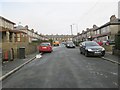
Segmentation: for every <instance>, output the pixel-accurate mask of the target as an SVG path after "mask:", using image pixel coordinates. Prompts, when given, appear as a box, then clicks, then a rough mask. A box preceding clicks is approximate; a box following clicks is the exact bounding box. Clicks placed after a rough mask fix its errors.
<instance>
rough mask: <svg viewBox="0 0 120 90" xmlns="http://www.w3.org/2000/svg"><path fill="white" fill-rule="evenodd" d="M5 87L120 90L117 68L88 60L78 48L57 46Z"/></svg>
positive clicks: (15, 74)
mask: <svg viewBox="0 0 120 90" xmlns="http://www.w3.org/2000/svg"><path fill="white" fill-rule="evenodd" d="M2 85H3V88H117V87H118V65H117V64H114V63H111V62H108V61H105V60H103V59H101V58H100V57H85V56H84V55H81V54H80V52H79V48H78V47H76V48H75V49H74V48H66V47H65V46H64V45H61V46H59V47H54V49H53V52H52V53H45V54H43V55H42V58H40V59H37V58H36V59H35V60H33V61H32V62H30V63H29V64H27V65H25V66H24V67H23V68H21V69H20V70H18V71H17V72H15V73H14V74H12V75H11V76H9V77H8V78H6V79H5V80H4V81H3V82H2Z"/></svg>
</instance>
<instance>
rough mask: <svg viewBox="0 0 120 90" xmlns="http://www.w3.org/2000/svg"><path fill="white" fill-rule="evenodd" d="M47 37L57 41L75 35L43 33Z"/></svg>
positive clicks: (70, 38)
mask: <svg viewBox="0 0 120 90" xmlns="http://www.w3.org/2000/svg"><path fill="white" fill-rule="evenodd" d="M45 36H46V37H48V38H49V39H52V40H53V41H56V40H57V41H59V42H66V41H70V40H72V38H73V36H75V35H58V34H56V35H45Z"/></svg>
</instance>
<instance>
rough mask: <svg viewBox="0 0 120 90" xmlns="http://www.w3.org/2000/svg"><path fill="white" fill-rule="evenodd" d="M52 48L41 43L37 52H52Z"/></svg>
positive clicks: (47, 44) (48, 44)
mask: <svg viewBox="0 0 120 90" xmlns="http://www.w3.org/2000/svg"><path fill="white" fill-rule="evenodd" d="M52 51H53V50H52V46H51V44H50V43H41V44H40V46H39V52H40V53H41V52H50V53H51V52H52Z"/></svg>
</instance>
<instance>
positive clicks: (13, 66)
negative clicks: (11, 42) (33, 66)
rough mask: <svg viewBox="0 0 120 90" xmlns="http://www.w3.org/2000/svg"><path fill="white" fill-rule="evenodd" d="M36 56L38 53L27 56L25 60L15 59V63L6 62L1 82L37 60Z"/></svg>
mask: <svg viewBox="0 0 120 90" xmlns="http://www.w3.org/2000/svg"><path fill="white" fill-rule="evenodd" d="M36 54H38V52H35V53H33V54H30V55H26V58H25V59H18V58H16V59H14V60H13V61H4V62H3V64H2V77H0V80H3V79H5V78H6V77H8V76H9V75H11V74H12V73H14V72H15V71H17V70H19V69H20V68H22V67H23V66H24V65H25V64H27V63H29V62H30V61H32V60H34V59H35V58H36Z"/></svg>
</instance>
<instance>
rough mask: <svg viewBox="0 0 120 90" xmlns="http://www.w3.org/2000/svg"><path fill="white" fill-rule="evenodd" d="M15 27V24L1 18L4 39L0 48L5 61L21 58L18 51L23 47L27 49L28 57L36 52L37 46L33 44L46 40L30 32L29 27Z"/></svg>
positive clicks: (1, 32) (0, 43)
mask: <svg viewBox="0 0 120 90" xmlns="http://www.w3.org/2000/svg"><path fill="white" fill-rule="evenodd" d="M14 25H15V23H14V22H12V21H10V20H8V19H6V18H4V17H2V16H0V35H1V38H2V39H1V40H0V41H1V42H0V47H1V48H2V55H3V60H4V59H9V58H12V59H14V58H17V57H19V53H18V49H19V48H21V47H24V48H25V54H26V55H27V54H31V53H34V52H36V50H37V46H36V45H33V44H32V42H34V41H39V40H42V39H44V38H45V37H44V36H41V35H39V34H38V33H37V32H34V30H33V29H31V30H30V29H29V28H28V26H27V25H26V26H25V27H23V26H20V25H19V26H14Z"/></svg>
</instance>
